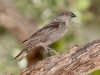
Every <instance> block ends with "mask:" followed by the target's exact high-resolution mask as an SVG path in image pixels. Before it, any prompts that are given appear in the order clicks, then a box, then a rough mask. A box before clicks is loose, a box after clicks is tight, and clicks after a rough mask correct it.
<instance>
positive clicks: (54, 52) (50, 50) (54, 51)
mask: <svg viewBox="0 0 100 75" xmlns="http://www.w3.org/2000/svg"><path fill="white" fill-rule="evenodd" d="M43 48H44V49H45V52H44V54H45V53H51V54H61V53H59V52H58V51H56V50H54V49H52V48H49V47H47V46H44V47H43Z"/></svg>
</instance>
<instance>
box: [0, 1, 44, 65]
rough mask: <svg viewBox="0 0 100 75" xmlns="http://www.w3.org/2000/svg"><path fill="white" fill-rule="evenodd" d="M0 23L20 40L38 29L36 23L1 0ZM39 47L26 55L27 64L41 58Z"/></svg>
mask: <svg viewBox="0 0 100 75" xmlns="http://www.w3.org/2000/svg"><path fill="white" fill-rule="evenodd" d="M0 25H1V26H2V27H4V28H6V29H7V30H9V31H10V32H11V33H13V34H14V35H15V36H16V37H17V38H18V39H19V40H20V41H21V42H22V41H23V40H25V39H27V38H29V37H30V36H31V35H32V34H33V33H34V32H35V31H36V30H37V29H38V27H37V25H36V24H34V23H32V22H30V20H29V19H28V18H27V17H25V16H23V15H22V14H21V13H19V12H18V10H17V9H16V8H15V7H14V6H13V5H11V4H9V3H8V2H7V3H6V2H3V1H0ZM40 49H41V48H35V49H34V50H32V51H31V52H30V53H29V54H28V55H27V60H28V66H31V64H35V63H36V62H38V61H39V60H42V59H43V55H42V53H40ZM37 55H38V56H37Z"/></svg>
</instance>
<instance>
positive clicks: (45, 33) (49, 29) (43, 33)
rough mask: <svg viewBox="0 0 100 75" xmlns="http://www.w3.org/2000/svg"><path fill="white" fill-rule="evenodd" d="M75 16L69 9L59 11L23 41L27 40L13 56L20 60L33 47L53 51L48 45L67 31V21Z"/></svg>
mask: <svg viewBox="0 0 100 75" xmlns="http://www.w3.org/2000/svg"><path fill="white" fill-rule="evenodd" d="M73 17H76V15H75V14H74V13H72V12H70V11H64V12H61V14H60V15H58V16H57V17H56V18H55V19H53V20H52V21H51V22H49V23H48V24H46V26H44V27H43V28H41V29H40V30H38V31H37V32H35V33H34V34H33V35H32V36H31V37H30V38H28V39H26V40H25V41H23V43H25V42H27V41H28V42H29V43H28V44H27V45H26V47H25V48H24V49H23V50H22V51H21V52H20V53H19V54H18V55H17V56H16V57H15V59H18V61H20V60H22V59H23V58H24V57H25V56H26V55H27V54H28V53H29V52H30V50H32V49H33V48H34V47H39V46H41V47H43V48H44V49H45V50H46V52H50V51H53V49H52V48H49V47H48V45H50V44H52V43H54V42H56V41H58V40H59V39H61V38H62V37H63V36H64V34H65V33H66V32H67V28H68V21H69V20H70V19H71V18H73Z"/></svg>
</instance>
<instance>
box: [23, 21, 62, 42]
mask: <svg viewBox="0 0 100 75" xmlns="http://www.w3.org/2000/svg"><path fill="white" fill-rule="evenodd" d="M60 24H61V22H52V23H50V24H48V25H46V26H45V27H43V28H41V29H40V30H38V31H37V32H36V33H34V34H33V35H32V36H31V37H30V38H29V39H26V40H25V41H23V42H22V43H24V42H26V41H29V40H34V39H37V38H40V37H42V36H46V34H47V33H48V32H49V31H52V32H53V31H56V30H57V29H59V26H60Z"/></svg>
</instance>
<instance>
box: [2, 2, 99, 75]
mask: <svg viewBox="0 0 100 75" xmlns="http://www.w3.org/2000/svg"><path fill="white" fill-rule="evenodd" d="M67 10H68V11H72V12H73V13H75V14H76V15H77V17H76V18H73V19H72V20H70V22H69V29H68V32H67V33H66V35H65V36H64V37H63V38H62V39H61V40H59V41H58V42H56V43H54V44H53V45H51V47H52V48H54V49H56V50H58V51H60V52H62V53H66V52H67V51H68V50H69V44H70V43H74V44H77V45H83V44H86V43H88V42H90V41H92V40H96V39H99V38H100V34H99V32H100V16H99V15H100V0H0V73H4V72H7V73H13V74H18V73H20V72H21V71H22V70H23V69H24V68H25V67H29V66H31V65H33V64H35V63H36V62H38V61H40V60H42V59H44V58H46V57H47V56H48V55H44V54H43V49H42V48H35V49H34V50H32V51H31V52H30V54H28V55H27V57H26V58H24V59H23V60H22V61H21V62H17V61H16V60H14V57H15V56H16V55H17V54H18V53H19V52H20V51H21V50H22V49H23V47H24V46H25V45H23V44H22V43H21V42H22V41H23V40H25V39H27V38H28V37H30V36H31V35H32V34H33V33H34V32H35V31H37V30H38V29H40V28H41V27H43V26H44V25H45V24H47V23H48V22H49V21H51V20H52V19H53V18H55V17H56V16H57V15H58V14H59V13H60V12H62V11H67ZM90 75H100V71H96V72H94V73H92V74H90Z"/></svg>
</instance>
